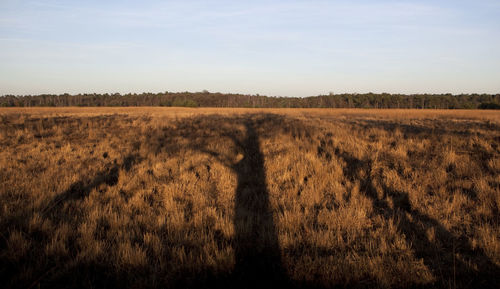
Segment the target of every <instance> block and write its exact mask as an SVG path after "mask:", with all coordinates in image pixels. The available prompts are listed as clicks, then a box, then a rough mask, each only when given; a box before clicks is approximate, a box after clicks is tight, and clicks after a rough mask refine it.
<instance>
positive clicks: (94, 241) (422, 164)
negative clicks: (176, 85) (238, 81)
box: [0, 108, 500, 288]
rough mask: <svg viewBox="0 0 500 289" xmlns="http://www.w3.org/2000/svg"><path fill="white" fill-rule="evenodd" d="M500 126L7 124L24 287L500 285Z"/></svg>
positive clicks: (322, 117)
mask: <svg viewBox="0 0 500 289" xmlns="http://www.w3.org/2000/svg"><path fill="white" fill-rule="evenodd" d="M499 145H500V114H499V113H497V112H483V111H432V110H424V111H417V110H382V111H377V110H347V109H341V110H328V109H325V110H321V109H310V110H306V109H293V110H279V109H258V110H252V109H210V108H208V109H181V108H178V109H172V108H170V109H169V108H54V109H52V108H50V109H48V108H41V109H1V110H0V148H1V150H0V204H1V206H0V266H1V269H0V270H1V271H0V276H1V279H2V281H3V286H4V287H6V288H60V287H61V288H62V287H65V288H66V287H140V288H145V287H147V288H157V287H179V288H184V287H248V288H256V287H271V286H279V285H281V286H288V287H311V286H315V287H320V288H330V287H337V286H338V287H344V286H347V287H359V288H373V287H381V288H389V287H392V288H396V287H397V288H399V287H441V288H479V287H481V288H496V287H497V286H498V284H499V276H500V270H499V266H500V225H499V207H500V147H499Z"/></svg>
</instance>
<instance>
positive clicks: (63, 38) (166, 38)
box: [0, 0, 500, 97]
mask: <svg viewBox="0 0 500 289" xmlns="http://www.w3.org/2000/svg"><path fill="white" fill-rule="evenodd" d="M202 90H208V91H210V92H232V93H248V94H257V93H258V94H261V95H270V96H299V97H302V96H311V95H318V94H327V93H331V92H333V93H365V92H376V93H380V92H389V93H407V94H411V93H455V94H458V93H500V0H474V1H462V0H455V1H441V0H435V1H427V0H422V1H413V0H411V1H391V0H387V1H382V0H372V1H318V0H308V1H299V0H290V1H284V0H280V1H278V0H269V1H264V0H253V1H238V0H233V1H225V0H223V1H210V0H208V1H190V0H184V1H153V0H142V1H127V0H120V1H115V0H111V1H109V0H108V1H95V0H85V1H81V0H74V1H69V0H68V1H55V0H54V1H45V0H39V1H23V0H0V95H5V94H16V95H21V94H42V93H94V92H95V93H105V92H109V93H114V92H119V93H128V92H137V93H140V92H164V91H174V92H175V91H193V92H196V91H202Z"/></svg>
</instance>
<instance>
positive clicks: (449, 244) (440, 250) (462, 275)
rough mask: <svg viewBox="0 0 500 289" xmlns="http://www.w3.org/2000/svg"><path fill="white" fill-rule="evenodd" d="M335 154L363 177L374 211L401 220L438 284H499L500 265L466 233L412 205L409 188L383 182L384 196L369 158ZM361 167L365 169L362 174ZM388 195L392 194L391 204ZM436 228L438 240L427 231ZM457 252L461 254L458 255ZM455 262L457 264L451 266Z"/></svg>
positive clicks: (352, 177)
mask: <svg viewBox="0 0 500 289" xmlns="http://www.w3.org/2000/svg"><path fill="white" fill-rule="evenodd" d="M334 153H335V155H336V156H337V157H338V158H339V159H342V160H344V162H345V163H346V167H344V175H345V176H346V177H348V178H349V179H350V180H351V181H353V180H355V179H356V180H361V188H360V191H361V192H362V193H364V194H365V195H366V196H367V197H369V198H370V199H371V200H372V201H373V205H374V208H375V212H376V213H377V214H378V215H380V216H382V217H384V218H385V219H386V220H390V219H392V218H394V219H396V220H398V222H397V226H398V231H399V232H401V233H402V234H403V236H405V238H406V240H407V242H408V243H409V244H412V247H413V248H414V252H415V255H416V257H418V258H421V259H422V260H423V262H424V264H425V266H426V267H427V268H428V269H430V270H431V272H432V274H433V275H434V276H435V277H438V278H436V279H437V281H436V284H434V285H433V286H436V287H453V288H455V287H456V284H462V285H464V284H465V285H466V288H497V287H496V286H498V284H499V281H500V280H499V278H500V277H499V276H500V269H499V268H498V266H497V265H496V264H494V263H493V262H492V261H491V260H490V259H489V257H488V256H487V255H486V254H485V253H484V251H483V250H482V249H480V248H473V247H472V245H471V244H470V242H469V240H468V239H467V237H466V236H463V235H457V234H455V233H453V232H451V231H449V230H447V229H446V228H445V227H444V226H443V225H442V224H440V222H439V221H438V220H436V219H434V218H432V217H430V216H428V215H426V214H424V213H422V212H419V211H418V210H416V209H415V208H413V207H412V205H411V202H410V200H409V196H408V193H407V192H401V191H395V190H393V189H392V188H390V187H388V186H386V185H385V184H384V183H383V182H380V185H381V190H382V193H383V197H380V194H379V192H377V189H376V187H375V180H374V179H373V176H374V175H375V176H376V172H374V171H373V168H372V163H371V161H370V160H361V159H358V158H356V157H354V156H352V155H351V154H349V153H347V152H345V151H341V150H340V149H338V148H336V149H335V150H334ZM360 170H364V171H365V172H366V176H367V177H366V178H364V179H363V178H361V176H360V175H359V172H360ZM386 198H390V199H391V200H392V203H393V204H394V207H393V208H391V206H390V205H389V203H388V201H387V200H386ZM429 229H434V230H435V235H436V239H437V240H436V241H434V242H433V241H431V240H429V238H428V236H427V234H426V232H427V231H428V230H429ZM457 253H459V254H460V257H461V258H457ZM450 264H454V266H450Z"/></svg>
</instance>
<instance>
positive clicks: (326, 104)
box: [0, 91, 500, 109]
mask: <svg viewBox="0 0 500 289" xmlns="http://www.w3.org/2000/svg"><path fill="white" fill-rule="evenodd" d="M0 106H3V107H32V106H183V107H255V108H265V107H266V108H421V109H422V108H431V109H500V94H458V95H453V94H411V95H408V94H389V93H378V94H375V93H364V94H357V93H355V94H352V93H345V94H333V93H330V94H328V95H318V96H311V97H270V96H262V95H258V94H255V95H244V94H225V93H210V92H208V91H202V92H161V93H139V94H136V93H128V94H119V93H114V94H108V93H104V94H96V93H91V94H89V93H86V94H67V93H65V94H40V95H24V96H16V95H4V96H0Z"/></svg>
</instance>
